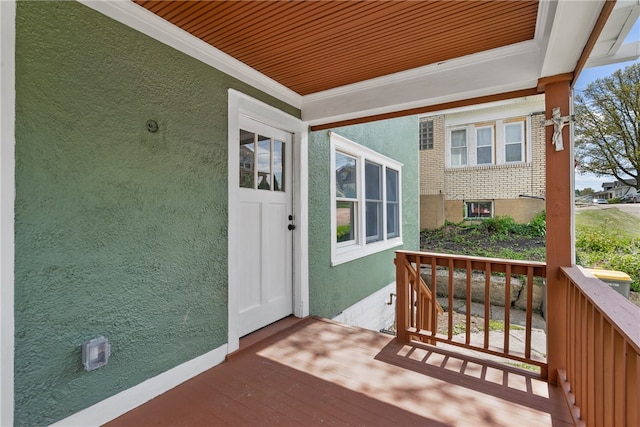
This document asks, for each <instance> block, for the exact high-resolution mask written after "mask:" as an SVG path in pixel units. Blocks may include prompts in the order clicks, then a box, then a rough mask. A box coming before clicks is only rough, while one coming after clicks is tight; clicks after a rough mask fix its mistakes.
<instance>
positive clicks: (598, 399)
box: [593, 311, 604, 426]
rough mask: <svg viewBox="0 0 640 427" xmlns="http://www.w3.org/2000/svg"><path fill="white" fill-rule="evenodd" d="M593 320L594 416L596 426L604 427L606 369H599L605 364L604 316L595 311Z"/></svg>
mask: <svg viewBox="0 0 640 427" xmlns="http://www.w3.org/2000/svg"><path fill="white" fill-rule="evenodd" d="M594 316H595V318H594V320H593V335H594V343H595V344H594V347H595V348H594V351H595V354H594V360H593V364H594V366H595V368H596V369H595V372H594V387H595V389H596V390H595V404H594V416H593V419H594V421H595V423H594V424H595V425H598V426H602V425H604V408H603V404H604V369H598V367H599V366H603V364H604V340H603V339H602V322H603V319H602V315H601V314H600V313H599V312H598V311H595V313H594Z"/></svg>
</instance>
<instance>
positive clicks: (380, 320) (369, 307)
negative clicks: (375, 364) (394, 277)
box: [332, 282, 396, 331]
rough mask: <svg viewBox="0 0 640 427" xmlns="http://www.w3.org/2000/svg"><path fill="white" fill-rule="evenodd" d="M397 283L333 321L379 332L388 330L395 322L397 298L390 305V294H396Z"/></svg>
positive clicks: (349, 308) (360, 302) (344, 312)
mask: <svg viewBox="0 0 640 427" xmlns="http://www.w3.org/2000/svg"><path fill="white" fill-rule="evenodd" d="M395 292H396V282H392V283H389V284H388V285H387V286H385V287H384V288H382V289H380V290H379V291H377V292H375V293H373V294H371V295H369V296H368V297H366V298H364V299H362V300H360V301H358V302H357V303H355V304H353V305H352V306H350V307H348V308H346V309H345V310H344V311H343V312H342V313H340V314H338V315H337V316H336V317H334V318H333V319H332V320H335V321H337V322H340V323H345V324H347V325H351V326H358V327H360V328H364V329H370V330H373V331H379V330H381V329H387V328H389V327H390V326H392V325H393V322H394V321H395V313H396V312H395V307H396V300H395V297H394V298H393V299H392V304H388V302H389V299H390V298H391V297H390V294H392V293H393V294H395Z"/></svg>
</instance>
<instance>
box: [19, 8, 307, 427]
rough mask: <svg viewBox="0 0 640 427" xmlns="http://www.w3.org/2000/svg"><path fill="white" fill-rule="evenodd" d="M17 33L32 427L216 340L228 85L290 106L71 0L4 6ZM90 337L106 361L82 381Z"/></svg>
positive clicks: (25, 355)
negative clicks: (104, 345) (106, 345)
mask: <svg viewBox="0 0 640 427" xmlns="http://www.w3.org/2000/svg"><path fill="white" fill-rule="evenodd" d="M16 31H17V41H16V52H17V53H16V103H17V106H16V108H17V119H16V192H17V194H16V224H15V233H16V235H15V245H16V254H15V258H16V265H15V316H16V319H15V328H16V330H15V334H16V335H15V346H16V347H15V406H16V409H15V422H16V425H27V426H33V425H43V424H48V423H51V422H53V421H56V420H59V419H62V418H64V417H66V416H68V415H71V414H72V413H74V412H77V411H78V410H80V409H83V408H85V407H87V406H90V405H91V404H93V403H95V402H98V401H100V400H102V399H104V398H106V397H108V396H110V395H113V394H115V393H117V392H119V391H121V390H124V389H127V388H129V387H131V386H133V385H135V384H137V383H139V382H141V381H143V380H145V379H147V378H149V377H152V376H154V375H157V374H159V373H161V372H163V371H166V370H167V369H170V368H172V367H174V366H176V365H178V364H180V363H182V362H185V361H188V360H190V359H193V358H194V357H197V356H199V355H201V354H203V353H206V352H208V351H210V350H212V349H215V348H217V347H219V346H220V345H222V344H224V343H225V342H226V340H227V241H226V239H227V89H228V88H229V87H233V88H235V89H238V90H240V91H242V92H244V93H247V94H248V95H251V96H253V97H256V98H259V99H262V100H263V101H265V102H268V103H270V104H272V105H275V106H277V107H279V108H282V109H284V110H285V111H287V112H289V113H291V114H294V115H296V116H299V111H297V110H295V109H293V108H291V107H288V106H286V105H284V104H283V103H280V102H277V101H275V100H274V99H272V98H270V97H268V96H265V95H264V94H262V93H259V92H258V91H256V90H254V89H252V88H250V87H247V86H246V85H244V84H242V83H240V82H238V81H236V80H234V79H232V78H230V77H229V76H227V75H224V74H222V73H220V72H218V71H216V70H214V69H212V68H210V67H208V66H206V65H204V64H203V63H201V62H199V61H197V60H194V59H192V58H189V57H187V56H185V55H184V54H181V53H180V52H178V51H176V50H174V49H172V48H169V47H167V46H165V45H163V44H161V43H159V42H157V41H154V40H152V39H150V38H149V37H147V36H144V35H142V34H140V33H138V32H136V31H134V30H131V29H129V28H127V27H125V26H124V25H121V24H119V23H117V22H115V21H113V20H111V19H109V18H106V17H104V16H103V15H101V14H99V13H97V12H95V11H93V10H91V9H89V8H87V7H85V6H83V5H81V4H78V3H75V2H55V3H46V2H18V6H17V22H16ZM150 119H153V120H155V121H157V122H158V124H159V126H160V130H159V131H158V132H157V133H150V132H148V131H147V129H146V122H147V120H150ZM99 335H105V336H106V337H108V338H109V340H110V342H111V345H112V355H111V359H110V360H109V364H108V365H107V366H106V367H103V368H100V369H98V370H96V371H93V372H86V371H84V369H83V367H82V364H81V361H80V355H81V353H80V347H79V344H80V343H81V342H83V341H85V340H87V339H90V338H93V337H96V336H99Z"/></svg>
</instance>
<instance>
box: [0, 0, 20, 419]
mask: <svg viewBox="0 0 640 427" xmlns="http://www.w3.org/2000/svg"><path fill="white" fill-rule="evenodd" d="M0 34H1V36H0V43H1V44H0V325H1V326H0V328H1V329H0V425H2V426H10V425H13V410H14V397H13V382H14V374H13V366H14V360H13V357H14V345H15V340H14V328H15V323H14V322H15V320H14V305H13V298H14V286H15V284H14V283H15V282H14V278H15V277H14V270H13V269H14V257H15V252H14V249H15V246H14V234H13V233H14V220H15V218H14V203H15V194H16V192H15V189H16V183H15V144H16V137H15V117H16V116H15V111H16V108H15V107H16V90H15V81H16V80H15V46H16V44H15V41H16V2H15V1H0Z"/></svg>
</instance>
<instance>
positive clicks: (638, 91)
mask: <svg viewBox="0 0 640 427" xmlns="http://www.w3.org/2000/svg"><path fill="white" fill-rule="evenodd" d="M575 113H576V129H575V135H576V138H575V142H576V144H575V150H576V160H577V161H578V164H579V168H580V170H581V171H584V172H591V173H593V174H595V175H597V176H613V177H615V178H617V179H618V180H619V181H622V182H625V183H626V184H627V185H631V186H635V188H636V190H638V191H640V179H638V171H640V148H639V146H638V143H639V141H640V63H638V64H633V65H630V66H628V67H626V68H625V69H624V70H618V71H616V72H614V73H613V74H612V75H611V76H609V77H604V78H601V79H597V80H595V81H593V82H592V83H590V84H589V85H588V86H587V88H586V89H585V90H584V92H583V94H582V95H576V97H575ZM629 178H632V179H629ZM633 179H635V182H633Z"/></svg>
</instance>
